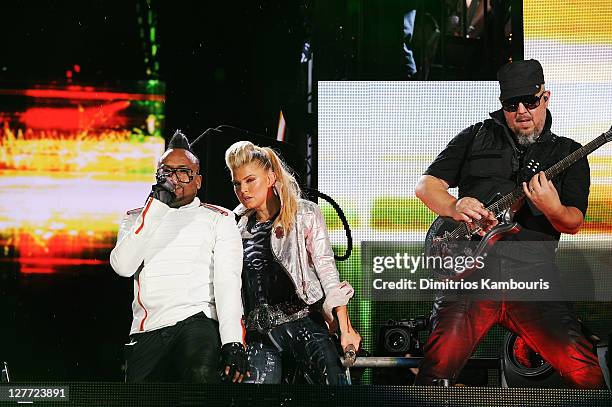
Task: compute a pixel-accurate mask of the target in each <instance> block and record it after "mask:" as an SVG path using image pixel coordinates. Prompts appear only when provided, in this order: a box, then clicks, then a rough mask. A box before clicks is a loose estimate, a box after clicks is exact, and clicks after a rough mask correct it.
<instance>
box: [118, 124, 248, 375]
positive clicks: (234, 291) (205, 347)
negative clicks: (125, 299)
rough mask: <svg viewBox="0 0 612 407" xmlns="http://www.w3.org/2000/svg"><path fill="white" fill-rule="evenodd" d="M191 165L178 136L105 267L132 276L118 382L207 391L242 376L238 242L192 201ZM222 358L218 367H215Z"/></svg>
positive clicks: (226, 223) (198, 182)
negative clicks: (122, 375)
mask: <svg viewBox="0 0 612 407" xmlns="http://www.w3.org/2000/svg"><path fill="white" fill-rule="evenodd" d="M199 171H200V164H199V161H198V159H197V157H196V156H195V155H194V154H193V152H192V151H191V148H190V146H189V143H188V140H187V138H186V137H185V135H183V134H182V133H181V132H180V131H177V132H176V133H175V134H174V136H173V138H172V140H171V141H170V143H169V146H168V149H167V150H166V152H165V153H164V154H163V155H162V157H161V158H160V160H159V164H158V167H157V174H156V178H157V183H156V184H155V185H153V187H152V191H151V194H150V195H149V198H148V199H147V201H146V204H145V206H144V208H139V209H134V210H131V211H128V213H127V216H126V217H125V219H124V220H123V222H122V223H121V226H120V229H119V235H118V238H117V245H116V246H115V248H114V249H113V251H112V252H111V257H110V260H111V265H112V267H113V269H114V270H115V272H116V273H117V274H119V275H120V276H124V277H133V278H134V301H133V303H132V311H133V321H132V327H131V330H130V342H129V343H128V344H126V346H125V348H126V365H127V369H126V381H128V382H143V381H183V382H195V383H215V382H218V381H219V379H220V378H221V376H220V375H219V374H218V372H219V368H222V369H223V370H224V372H225V374H226V375H227V376H228V377H229V379H230V380H232V381H242V379H243V377H244V375H245V374H247V363H248V362H247V356H246V352H245V346H244V328H243V325H242V314H243V310H242V299H241V291H240V290H241V284H242V281H241V272H242V239H241V237H240V234H239V232H238V228H237V227H236V223H235V220H234V217H233V216H232V215H231V211H228V210H227V209H223V208H219V207H216V206H213V205H209V204H205V203H202V202H200V200H199V199H198V198H197V196H196V195H197V192H198V189H199V188H200V187H201V186H202V176H201V175H200V174H199ZM220 359H223V364H220Z"/></svg>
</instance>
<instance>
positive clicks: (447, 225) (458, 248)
mask: <svg viewBox="0 0 612 407" xmlns="http://www.w3.org/2000/svg"><path fill="white" fill-rule="evenodd" d="M520 230H521V228H520V226H519V225H518V223H516V222H508V223H499V224H497V225H496V226H495V227H493V228H492V229H491V230H490V231H489V232H488V233H487V234H485V235H484V236H483V237H480V236H478V235H472V234H471V233H470V232H469V231H468V227H467V225H466V224H465V223H463V222H458V221H456V220H454V219H453V218H450V217H446V216H438V217H437V218H436V219H435V220H434V222H433V223H432V224H431V226H430V227H429V230H428V231H427V235H426V236H425V250H424V254H425V256H427V257H443V258H445V257H449V256H450V257H452V258H455V257H458V256H464V257H471V258H474V259H476V258H477V257H482V258H485V257H486V256H487V253H488V251H489V249H490V248H491V247H492V246H493V245H494V244H495V242H497V241H498V240H500V239H502V238H504V237H506V236H509V235H512V234H515V233H518V232H519V231H520ZM457 231H461V233H457ZM464 232H465V233H464ZM476 270H478V269H477V268H466V269H465V270H463V271H461V272H456V271H455V270H454V269H453V268H441V269H440V268H436V269H434V270H433V271H434V274H435V275H436V277H438V278H441V279H451V280H458V279H461V278H466V277H468V276H470V275H471V274H472V273H473V272H474V271H476Z"/></svg>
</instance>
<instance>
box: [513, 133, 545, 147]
mask: <svg viewBox="0 0 612 407" xmlns="http://www.w3.org/2000/svg"><path fill="white" fill-rule="evenodd" d="M539 136H540V135H539V134H538V133H535V132H533V133H528V134H517V135H516V139H517V140H518V143H519V144H520V145H521V146H523V147H527V146H530V145H532V144H533V143H535V142H536V140H537V139H538V137H539Z"/></svg>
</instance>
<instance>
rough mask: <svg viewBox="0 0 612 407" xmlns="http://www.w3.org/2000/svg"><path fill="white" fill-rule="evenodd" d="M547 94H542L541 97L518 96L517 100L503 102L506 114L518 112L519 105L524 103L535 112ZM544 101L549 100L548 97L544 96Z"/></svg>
mask: <svg viewBox="0 0 612 407" xmlns="http://www.w3.org/2000/svg"><path fill="white" fill-rule="evenodd" d="M544 93H545V92H542V94H541V95H540V96H536V95H525V96H517V97H515V98H510V99H507V100H504V101H503V102H502V108H503V109H504V110H505V111H506V112H516V111H517V110H518V107H519V103H522V104H523V106H525V108H526V109H528V110H533V109H535V108H536V107H538V106H540V99H542V96H544ZM544 100H545V101H546V100H548V97H546V96H544Z"/></svg>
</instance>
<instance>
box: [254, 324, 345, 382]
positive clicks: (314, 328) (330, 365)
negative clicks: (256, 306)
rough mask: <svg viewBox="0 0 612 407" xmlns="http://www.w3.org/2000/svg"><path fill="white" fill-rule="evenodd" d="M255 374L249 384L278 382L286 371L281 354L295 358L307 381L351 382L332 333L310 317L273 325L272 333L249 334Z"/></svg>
mask: <svg viewBox="0 0 612 407" xmlns="http://www.w3.org/2000/svg"><path fill="white" fill-rule="evenodd" d="M247 345H248V354H249V364H250V369H251V377H250V378H247V379H246V380H245V382H246V383H268V384H277V383H280V382H281V379H282V375H283V370H282V364H281V359H282V357H281V354H282V353H283V352H286V353H288V354H289V356H290V357H291V358H292V359H293V360H294V361H295V363H296V364H297V365H298V367H299V368H300V370H301V372H302V373H303V375H304V378H305V379H306V381H308V382H310V383H315V384H328V385H342V384H347V380H346V375H345V374H344V370H343V368H342V365H341V363H340V358H339V356H338V352H337V351H336V348H335V346H334V344H333V342H332V340H331V339H330V337H329V333H328V332H327V330H326V329H325V328H323V327H322V326H321V325H319V324H317V323H315V322H314V321H313V320H312V319H311V318H310V317H305V318H301V319H298V320H297V321H293V322H287V323H284V324H282V325H280V326H277V327H276V328H273V329H272V330H271V331H270V333H269V334H268V336H260V335H254V336H253V339H249V337H247Z"/></svg>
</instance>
